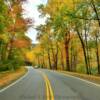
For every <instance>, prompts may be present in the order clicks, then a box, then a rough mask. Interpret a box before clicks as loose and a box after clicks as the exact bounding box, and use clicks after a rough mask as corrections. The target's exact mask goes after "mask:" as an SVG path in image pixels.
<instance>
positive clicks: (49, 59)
mask: <svg viewBox="0 0 100 100" xmlns="http://www.w3.org/2000/svg"><path fill="white" fill-rule="evenodd" d="M47 52H48V62H49V68H50V69H52V66H51V57H50V50H49V48H48V51H47Z"/></svg>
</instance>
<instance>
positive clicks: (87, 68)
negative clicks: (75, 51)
mask: <svg viewBox="0 0 100 100" xmlns="http://www.w3.org/2000/svg"><path fill="white" fill-rule="evenodd" d="M76 31H77V34H78V37H79V39H80V42H81V45H82V49H83V53H84V58H85V65H86V73H87V74H90V72H89V67H88V61H87V56H86V50H85V45H84V42H83V39H82V37H81V35H80V32H79V31H78V29H77V28H76Z"/></svg>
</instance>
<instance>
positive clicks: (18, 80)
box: [0, 68, 29, 93]
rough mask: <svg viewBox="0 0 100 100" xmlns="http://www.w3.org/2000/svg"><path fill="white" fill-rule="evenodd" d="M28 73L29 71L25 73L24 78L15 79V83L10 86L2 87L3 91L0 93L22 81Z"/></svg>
mask: <svg viewBox="0 0 100 100" xmlns="http://www.w3.org/2000/svg"><path fill="white" fill-rule="evenodd" d="M27 69H28V68H27ZM28 73H29V70H28V72H27V73H26V74H25V75H24V76H22V77H20V78H19V79H17V80H16V81H15V82H13V83H11V84H10V85H8V86H6V87H4V88H3V89H1V90H0V93H1V92H3V91H5V90H7V89H8V88H10V87H11V86H13V85H15V84H17V83H18V82H20V81H21V80H22V79H24V78H25V77H26V76H27V75H28Z"/></svg>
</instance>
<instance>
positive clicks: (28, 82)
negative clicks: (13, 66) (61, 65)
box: [0, 67, 100, 100]
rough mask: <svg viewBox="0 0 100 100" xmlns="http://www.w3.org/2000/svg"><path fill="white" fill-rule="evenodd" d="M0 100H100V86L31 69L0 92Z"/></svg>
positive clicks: (62, 75)
mask: <svg viewBox="0 0 100 100" xmlns="http://www.w3.org/2000/svg"><path fill="white" fill-rule="evenodd" d="M0 100H100V86H99V85H96V84H93V83H91V82H88V81H84V80H81V79H79V78H76V77H73V76H69V75H65V74H63V73H59V72H54V71H49V70H44V69H33V68H32V67H28V73H27V74H26V75H25V76H23V77H22V78H20V79H19V80H17V81H16V82H15V83H13V84H11V85H10V86H8V87H6V88H4V89H2V90H0Z"/></svg>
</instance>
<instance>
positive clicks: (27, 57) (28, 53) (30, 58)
mask: <svg viewBox="0 0 100 100" xmlns="http://www.w3.org/2000/svg"><path fill="white" fill-rule="evenodd" d="M26 59H27V61H30V62H33V59H34V55H33V51H29V52H26Z"/></svg>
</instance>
